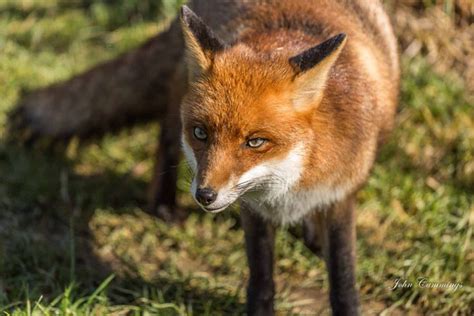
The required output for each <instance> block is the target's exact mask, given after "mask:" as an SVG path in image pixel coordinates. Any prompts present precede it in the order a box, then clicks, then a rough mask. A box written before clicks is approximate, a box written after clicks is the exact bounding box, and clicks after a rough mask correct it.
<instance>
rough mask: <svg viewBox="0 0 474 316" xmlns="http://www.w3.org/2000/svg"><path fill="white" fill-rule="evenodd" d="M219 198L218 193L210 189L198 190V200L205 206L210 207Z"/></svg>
mask: <svg viewBox="0 0 474 316" xmlns="http://www.w3.org/2000/svg"><path fill="white" fill-rule="evenodd" d="M216 198H217V193H216V192H215V191H214V190H212V189H209V188H203V189H197V190H196V200H198V202H199V203H201V204H202V205H204V206H208V205H209V204H211V203H212V202H214V201H215V200H216Z"/></svg>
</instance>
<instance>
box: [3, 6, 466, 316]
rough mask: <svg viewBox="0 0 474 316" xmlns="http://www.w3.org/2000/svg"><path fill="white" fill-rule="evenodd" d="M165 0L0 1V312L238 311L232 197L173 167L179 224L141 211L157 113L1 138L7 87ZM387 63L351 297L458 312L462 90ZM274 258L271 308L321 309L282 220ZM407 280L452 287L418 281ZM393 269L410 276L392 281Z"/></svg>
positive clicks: (45, 76) (315, 263)
mask: <svg viewBox="0 0 474 316" xmlns="http://www.w3.org/2000/svg"><path fill="white" fill-rule="evenodd" d="M176 2H177V1H163V3H162V4H161V5H158V4H154V3H155V2H154V1H138V0H133V1H125V0H122V1H116V2H108V1H85V0H84V1H70V2H69V1H68V2H67V1H59V0H58V1H55V0H49V1H47V0H44V1H33V0H23V1H7V0H0V312H2V314H5V315H58V314H60V315H63V314H64V315H103V314H112V315H219V314H226V315H227V314H242V313H243V311H244V307H245V283H246V279H247V276H248V272H247V266H246V259H245V253H244V248H243V233H242V231H241V229H240V224H239V220H238V210H231V211H228V212H225V213H223V214H219V215H209V214H203V213H202V212H201V211H199V210H198V209H197V208H196V206H195V205H194V204H193V202H192V200H191V198H190V196H189V195H188V193H187V191H188V187H189V175H186V172H185V168H181V169H182V171H183V172H181V174H182V176H181V177H180V181H179V183H178V187H179V192H180V195H179V196H180V197H179V198H180V204H181V205H182V206H183V207H184V208H186V209H187V210H189V212H190V214H191V215H190V216H189V218H188V219H187V220H186V221H185V222H184V223H183V225H181V226H180V225H167V224H165V223H163V222H161V221H160V220H158V219H157V218H155V217H154V216H152V215H150V214H147V213H146V212H144V211H143V210H142V207H143V206H144V205H145V203H146V188H147V183H148V181H149V180H150V178H151V170H152V163H153V159H152V158H153V153H154V152H155V146H156V142H155V139H156V136H157V134H158V133H159V126H158V125H157V124H148V125H145V126H138V127H135V128H133V129H130V130H126V131H122V132H121V133H119V134H117V135H106V136H105V137H104V138H101V139H99V140H93V141H90V142H89V143H86V144H80V145H79V143H78V141H77V140H73V141H72V143H71V144H70V145H69V146H68V148H67V151H66V152H57V151H54V150H52V151H46V152H45V151H44V150H41V149H40V148H28V147H24V146H21V145H20V144H16V143H9V142H7V139H6V133H5V132H6V128H5V127H6V124H7V120H8V118H7V113H8V111H9V110H11V109H12V108H13V107H14V105H15V103H16V102H17V101H18V99H19V98H20V94H21V93H22V91H24V90H29V89H34V88H36V87H41V86H46V85H48V84H51V83H53V82H57V81H60V80H64V79H67V78H69V77H70V76H72V75H74V74H77V73H80V72H81V71H83V70H85V69H87V68H89V67H92V66H93V65H95V64H97V63H98V62H101V61H103V60H107V59H110V58H113V57H114V56H117V55H118V54H120V53H122V52H124V51H127V50H129V49H132V48H133V47H136V46H137V45H139V44H140V43H142V42H143V41H144V40H145V39H146V38H149V37H150V36H153V35H154V34H155V33H156V32H158V31H159V30H160V29H162V28H163V27H164V26H165V25H166V23H167V21H168V20H169V17H170V16H171V15H172V14H173V13H174V12H175V10H176V8H177V4H176ZM112 3H114V4H112ZM402 65H403V78H404V79H403V84H402V95H401V102H400V107H399V109H400V110H399V113H398V119H397V127H396V129H395V131H394V133H393V135H392V136H391V138H390V139H389V141H388V144H387V145H386V146H385V147H384V149H383V150H382V152H381V153H380V156H379V159H378V161H377V164H376V165H375V167H374V170H373V174H372V176H371V178H370V180H369V181H368V185H367V186H366V187H365V188H364V190H363V191H362V192H360V194H359V196H358V201H359V205H358V208H357V213H358V221H357V225H358V227H357V228H358V235H359V236H358V242H357V248H358V254H357V264H358V270H357V280H358V284H359V287H360V293H361V303H362V305H363V306H364V311H365V314H367V315H375V314H377V315H378V314H382V315H406V314H411V315H418V314H420V315H421V314H427V315H447V314H450V315H455V314H457V315H469V314H470V313H472V306H473V305H474V291H473V284H474V271H473V267H474V252H473V248H472V235H473V234H472V233H473V225H474V198H473V196H474V102H473V98H472V95H470V94H469V93H468V92H467V91H468V89H467V88H466V83H465V80H463V78H462V76H459V75H458V72H456V71H451V70H449V69H447V70H443V71H440V70H439V69H438V68H437V67H435V65H433V64H432V63H430V61H429V59H427V58H426V57H424V56H423V55H422V54H421V53H420V54H415V55H413V54H405V53H404V55H403V57H402ZM297 230H298V228H296V229H295V231H296V234H298V231H297ZM276 257H277V261H276V272H275V276H276V280H277V284H278V294H277V302H276V307H277V310H278V312H279V313H280V314H282V315H288V314H308V315H318V314H323V315H324V314H328V313H329V310H328V303H327V287H328V281H327V278H326V272H325V268H324V265H323V263H322V262H321V261H320V260H319V259H318V258H316V257H314V256H313V255H312V254H311V253H310V251H309V250H308V249H306V248H305V246H304V245H303V244H302V242H301V241H300V240H299V239H297V238H295V237H294V236H293V235H292V234H289V233H288V232H287V230H286V229H280V230H279V231H278V235H277V243H276ZM419 278H426V279H427V280H429V281H431V282H444V283H446V282H452V283H460V284H462V288H458V289H457V290H453V289H443V288H436V289H432V288H425V287H420V286H417V283H418V279H419ZM397 279H401V280H407V281H408V282H412V283H414V286H413V287H411V288H403V289H396V290H391V289H390V287H391V286H392V285H393V284H394V282H395V280H397ZM470 308H471V309H470Z"/></svg>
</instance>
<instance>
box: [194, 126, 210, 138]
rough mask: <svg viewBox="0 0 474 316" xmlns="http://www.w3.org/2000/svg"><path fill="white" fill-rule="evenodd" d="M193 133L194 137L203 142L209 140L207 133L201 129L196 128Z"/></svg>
mask: <svg viewBox="0 0 474 316" xmlns="http://www.w3.org/2000/svg"><path fill="white" fill-rule="evenodd" d="M193 133H194V137H196V138H197V139H199V140H201V141H205V140H206V139H207V133H206V131H205V130H204V129H202V128H200V127H197V126H196V127H195V128H194V130H193Z"/></svg>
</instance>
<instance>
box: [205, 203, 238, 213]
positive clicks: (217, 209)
mask: <svg viewBox="0 0 474 316" xmlns="http://www.w3.org/2000/svg"><path fill="white" fill-rule="evenodd" d="M230 204H232V203H229V204H227V205H224V206H222V207H205V206H202V205H201V208H202V209H203V210H205V211H206V212H208V213H214V214H215V213H220V212H222V211H223V210H225V209H226V208H228V207H229V206H230Z"/></svg>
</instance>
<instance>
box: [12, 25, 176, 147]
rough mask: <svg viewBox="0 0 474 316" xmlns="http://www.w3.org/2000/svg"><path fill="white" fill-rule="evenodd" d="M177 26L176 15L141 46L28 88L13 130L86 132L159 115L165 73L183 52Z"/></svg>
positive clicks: (34, 134)
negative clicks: (64, 77)
mask: <svg viewBox="0 0 474 316" xmlns="http://www.w3.org/2000/svg"><path fill="white" fill-rule="evenodd" d="M180 32H181V31H180V28H179V23H178V22H177V21H176V20H175V21H174V22H173V23H172V24H171V26H170V28H169V29H168V30H167V31H165V32H163V33H161V34H159V35H157V36H155V37H154V38H152V39H150V40H149V41H148V42H146V43H145V44H143V45H142V46H141V47H139V48H137V49H135V50H133V51H131V52H128V53H126V54H124V55H122V56H119V57H118V58H116V59H114V60H111V61H109V62H106V63H103V64H101V65H99V66H96V67H94V68H93V69H90V70H89V71H87V72H85V73H82V74H80V75H78V76H76V77H74V78H72V79H70V80H68V81H65V82H61V83H58V84H55V85H52V86H49V87H46V88H43V89H39V90H36V91H33V92H32V93H30V94H28V95H27V96H25V97H24V98H22V99H21V100H20V102H19V103H18V104H17V106H16V107H15V109H14V110H13V111H12V112H11V116H10V122H9V124H10V128H9V131H10V134H11V136H13V137H18V135H20V134H21V135H27V138H30V139H31V138H35V139H36V138H38V137H46V138H51V139H58V140H59V139H68V138H70V137H72V136H79V137H81V138H86V137H89V136H93V135H97V134H101V133H104V132H107V131H111V130H114V129H117V128H120V127H122V126H124V125H128V124H131V123H134V122H135V121H140V120H142V121H143V120H151V119H156V118H159V117H160V116H161V115H162V114H163V113H164V111H165V108H166V103H167V101H168V85H169V83H168V82H169V81H170V80H169V79H170V78H171V77H172V75H173V73H174V71H175V68H176V66H177V64H178V63H179V62H180V60H181V55H182V52H183V43H182V36H181V34H180ZM24 140H26V139H24Z"/></svg>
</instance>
